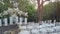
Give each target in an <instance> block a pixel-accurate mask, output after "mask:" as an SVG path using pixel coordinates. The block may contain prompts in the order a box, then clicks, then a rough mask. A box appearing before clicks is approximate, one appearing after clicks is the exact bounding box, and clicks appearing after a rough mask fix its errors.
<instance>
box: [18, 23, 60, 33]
mask: <svg viewBox="0 0 60 34" xmlns="http://www.w3.org/2000/svg"><path fill="white" fill-rule="evenodd" d="M20 29H21V30H22V31H27V32H29V34H59V33H60V26H55V24H54V23H53V24H52V23H51V24H47V23H46V24H42V25H37V24H32V25H28V26H20ZM22 31H21V32H22ZM21 32H20V33H19V34H22V33H21ZM25 33H26V32H25ZM25 33H24V34H25ZM26 34H27V33H26Z"/></svg>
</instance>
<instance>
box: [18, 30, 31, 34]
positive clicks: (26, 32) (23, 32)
mask: <svg viewBox="0 0 60 34" xmlns="http://www.w3.org/2000/svg"><path fill="white" fill-rule="evenodd" d="M18 34H30V32H29V31H27V30H23V31H21V32H19V33H18Z"/></svg>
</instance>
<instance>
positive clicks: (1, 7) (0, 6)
mask: <svg viewBox="0 0 60 34" xmlns="http://www.w3.org/2000/svg"><path fill="white" fill-rule="evenodd" d="M4 10H7V6H5V5H3V4H0V13H1V12H3V11H4Z"/></svg>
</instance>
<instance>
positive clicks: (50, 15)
mask: <svg viewBox="0 0 60 34" xmlns="http://www.w3.org/2000/svg"><path fill="white" fill-rule="evenodd" d="M59 4H60V3H59ZM56 12H57V2H50V3H49V4H47V5H46V6H44V10H43V20H50V19H52V20H54V19H56V18H57V15H56Z"/></svg>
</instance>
